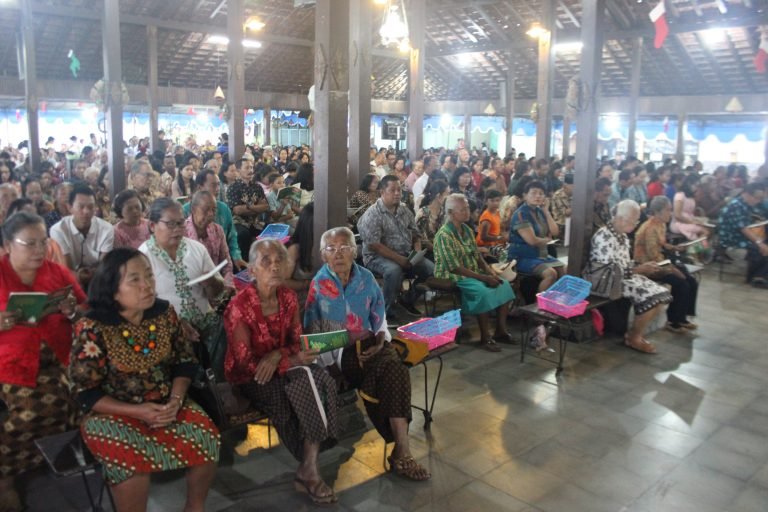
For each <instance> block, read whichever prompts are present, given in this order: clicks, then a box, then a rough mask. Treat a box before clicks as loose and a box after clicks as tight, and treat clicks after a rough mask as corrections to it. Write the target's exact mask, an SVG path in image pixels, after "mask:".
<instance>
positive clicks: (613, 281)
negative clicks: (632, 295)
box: [583, 261, 623, 300]
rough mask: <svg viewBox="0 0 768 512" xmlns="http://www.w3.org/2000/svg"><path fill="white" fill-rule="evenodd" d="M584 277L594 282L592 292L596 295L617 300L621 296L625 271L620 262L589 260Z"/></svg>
mask: <svg viewBox="0 0 768 512" xmlns="http://www.w3.org/2000/svg"><path fill="white" fill-rule="evenodd" d="M583 276H584V279H586V280H587V281H589V282H590V283H592V289H591V290H590V293H591V294H592V295H594V296H596V297H603V298H605V299H611V300H617V299H620V298H621V280H622V278H623V272H622V270H621V266H620V265H619V264H618V263H594V262H591V261H590V262H589V263H588V264H587V268H586V269H584V274H583Z"/></svg>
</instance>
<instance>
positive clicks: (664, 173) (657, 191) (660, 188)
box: [648, 167, 670, 202]
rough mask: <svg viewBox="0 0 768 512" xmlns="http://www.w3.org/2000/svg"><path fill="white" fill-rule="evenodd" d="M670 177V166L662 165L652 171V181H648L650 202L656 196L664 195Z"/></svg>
mask: <svg viewBox="0 0 768 512" xmlns="http://www.w3.org/2000/svg"><path fill="white" fill-rule="evenodd" d="M669 177H670V171H669V168H668V167H661V168H659V169H657V170H656V171H654V172H652V173H651V181H650V182H648V202H650V201H651V199H653V198H654V197H656V196H663V195H664V192H665V190H666V188H667V182H668V181H669Z"/></svg>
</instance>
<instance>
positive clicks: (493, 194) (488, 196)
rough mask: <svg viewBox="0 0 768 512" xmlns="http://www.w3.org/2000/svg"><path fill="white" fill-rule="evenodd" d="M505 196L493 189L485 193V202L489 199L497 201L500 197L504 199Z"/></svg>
mask: <svg viewBox="0 0 768 512" xmlns="http://www.w3.org/2000/svg"><path fill="white" fill-rule="evenodd" d="M503 196H504V194H502V193H501V192H499V191H498V190H496V189H491V190H489V191H488V192H486V193H485V200H486V201H487V200H489V199H496V198H498V197H503Z"/></svg>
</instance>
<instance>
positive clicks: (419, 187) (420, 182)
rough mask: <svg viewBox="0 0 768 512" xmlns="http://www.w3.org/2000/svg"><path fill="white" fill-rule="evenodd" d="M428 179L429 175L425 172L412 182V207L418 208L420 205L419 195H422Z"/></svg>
mask: <svg viewBox="0 0 768 512" xmlns="http://www.w3.org/2000/svg"><path fill="white" fill-rule="evenodd" d="M428 181H429V175H428V174H427V173H426V172H425V173H424V174H422V175H421V176H419V179H417V180H416V182H415V183H414V184H413V190H412V192H413V207H414V209H416V210H418V209H419V207H420V205H421V196H423V195H424V189H426V188H427V182H428Z"/></svg>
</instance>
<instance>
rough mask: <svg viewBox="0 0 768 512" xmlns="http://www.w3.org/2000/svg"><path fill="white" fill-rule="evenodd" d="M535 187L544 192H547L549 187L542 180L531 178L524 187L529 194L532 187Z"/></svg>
mask: <svg viewBox="0 0 768 512" xmlns="http://www.w3.org/2000/svg"><path fill="white" fill-rule="evenodd" d="M534 188H537V189H539V190H541V191H542V192H544V193H546V192H547V188H546V187H545V186H544V184H543V183H542V182H540V181H539V180H531V181H529V182H528V183H526V185H525V189H524V190H525V193H526V194H527V193H528V192H529V191H530V190H531V189H534Z"/></svg>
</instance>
